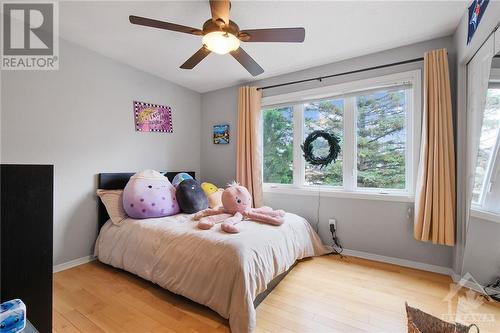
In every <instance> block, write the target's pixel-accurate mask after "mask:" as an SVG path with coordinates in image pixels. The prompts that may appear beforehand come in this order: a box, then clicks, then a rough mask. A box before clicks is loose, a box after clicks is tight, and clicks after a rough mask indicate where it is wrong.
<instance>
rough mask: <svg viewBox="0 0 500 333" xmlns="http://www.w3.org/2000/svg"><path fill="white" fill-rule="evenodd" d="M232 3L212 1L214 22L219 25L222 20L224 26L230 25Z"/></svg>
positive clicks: (226, 0) (211, 7) (211, 9)
mask: <svg viewBox="0 0 500 333" xmlns="http://www.w3.org/2000/svg"><path fill="white" fill-rule="evenodd" d="M230 8H231V3H230V2H229V0H210V11H211V12H212V20H213V21H214V22H215V23H217V22H220V21H221V20H222V21H223V22H224V24H226V25H228V24H229V9H230Z"/></svg>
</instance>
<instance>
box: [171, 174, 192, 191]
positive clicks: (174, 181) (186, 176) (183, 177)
mask: <svg viewBox="0 0 500 333" xmlns="http://www.w3.org/2000/svg"><path fill="white" fill-rule="evenodd" d="M187 179H193V177H191V175H190V174H188V173H185V172H180V173H178V174H176V175H175V177H174V179H172V185H174V187H175V188H177V187H178V186H179V184H180V183H182V182H183V181H184V180H187Z"/></svg>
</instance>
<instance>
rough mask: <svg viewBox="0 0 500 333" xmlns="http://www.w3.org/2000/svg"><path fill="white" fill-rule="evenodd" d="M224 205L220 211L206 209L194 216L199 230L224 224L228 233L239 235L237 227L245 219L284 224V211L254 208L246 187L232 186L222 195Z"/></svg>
mask: <svg viewBox="0 0 500 333" xmlns="http://www.w3.org/2000/svg"><path fill="white" fill-rule="evenodd" d="M222 205H223V207H221V208H219V209H205V210H202V211H201V212H198V213H196V214H195V215H194V217H193V220H195V221H200V222H198V228H200V229H210V228H212V227H213V226H214V225H215V224H216V223H220V222H222V225H221V229H222V230H223V231H225V232H228V233H238V232H239V229H238V227H237V226H236V225H237V224H238V223H240V222H242V221H243V220H244V219H248V220H253V221H259V222H264V223H267V224H272V225H281V224H283V222H284V219H283V216H285V212H284V211H283V210H273V209H272V208H270V207H265V206H264V207H261V208H252V196H251V195H250V193H249V192H248V190H247V189H246V188H245V187H244V186H240V185H238V184H232V185H230V186H229V187H228V188H226V189H225V190H224V192H223V193H222Z"/></svg>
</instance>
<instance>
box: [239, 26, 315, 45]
mask: <svg viewBox="0 0 500 333" xmlns="http://www.w3.org/2000/svg"><path fill="white" fill-rule="evenodd" d="M305 37H306V30H305V29H304V28H271V29H250V30H242V31H241V32H240V33H239V35H238V38H239V39H241V40H242V41H244V42H282V43H302V42H303V41H304V39H305Z"/></svg>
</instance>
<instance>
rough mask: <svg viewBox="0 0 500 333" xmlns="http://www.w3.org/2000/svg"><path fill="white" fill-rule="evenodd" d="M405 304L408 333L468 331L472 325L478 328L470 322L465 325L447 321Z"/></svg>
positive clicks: (477, 329)
mask: <svg viewBox="0 0 500 333" xmlns="http://www.w3.org/2000/svg"><path fill="white" fill-rule="evenodd" d="M405 305H406V316H407V318H408V333H468V332H469V330H470V329H471V328H472V327H475V328H476V332H478V333H479V328H478V327H477V326H476V325H474V324H472V325H469V326H465V325H462V324H459V323H454V324H452V323H448V322H446V321H443V320H441V319H439V318H436V317H434V316H431V315H430V314H428V313H425V312H423V311H421V310H419V309H416V308H412V307H411V306H408V303H405Z"/></svg>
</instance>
